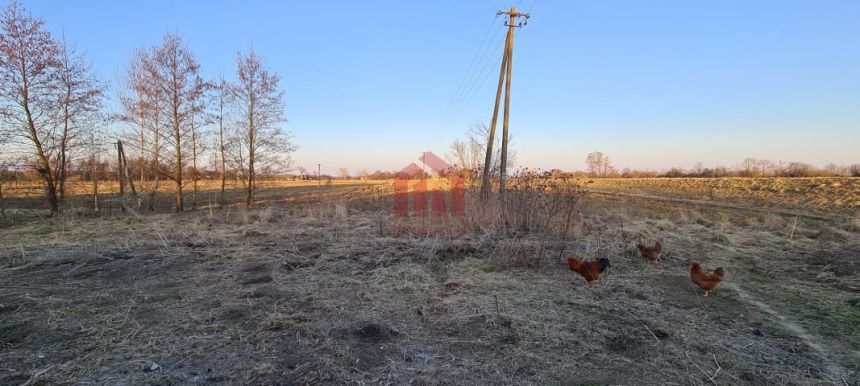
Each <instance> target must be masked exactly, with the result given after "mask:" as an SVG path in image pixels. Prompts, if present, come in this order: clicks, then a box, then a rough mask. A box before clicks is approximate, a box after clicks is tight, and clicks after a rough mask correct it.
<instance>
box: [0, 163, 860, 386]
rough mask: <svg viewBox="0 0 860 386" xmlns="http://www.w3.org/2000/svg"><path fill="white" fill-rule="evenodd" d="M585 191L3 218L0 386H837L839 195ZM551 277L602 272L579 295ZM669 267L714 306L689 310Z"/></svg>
mask: <svg viewBox="0 0 860 386" xmlns="http://www.w3.org/2000/svg"><path fill="white" fill-rule="evenodd" d="M592 181H593V182H591V183H588V181H581V182H582V184H583V186H586V187H587V189H588V191H589V192H588V193H576V195H575V196H573V195H572V196H561V199H562V200H568V199H571V198H577V199H578V201H576V205H575V206H574V207H573V208H574V209H573V210H572V211H571V213H572V216H571V217H569V218H568V217H565V216H559V215H557V213H561V212H562V211H561V210H560V209H559V208H560V207H559V206H557V205H559V202H562V201H558V197H556V196H554V195H553V193H552V191H551V190H548V191H544V190H542V189H535V190H532V191H529V193H528V194H525V193H522V194H520V193H518V191H514V193H512V196H511V202H512V203H514V204H513V205H520V204H517V203H521V204H522V205H529V206H528V207H526V208H522V207H508V208H504V209H503V208H498V207H488V208H485V207H483V206H481V205H480V204H479V203H478V201H477V200H476V199H475V197H474V195H473V194H472V193H469V194H468V196H467V214H466V216H465V217H463V218H445V219H433V218H432V217H431V218H427V219H414V218H413V219H403V218H397V217H394V216H392V210H391V208H392V198H391V196H390V193H391V191H392V188H391V186H390V185H388V184H366V183H359V182H355V183H351V184H342V185H332V186H328V187H322V188H320V187H316V186H313V185H312V184H311V185H308V184H296V185H277V186H275V185H272V186H268V187H265V188H264V189H262V190H261V192H260V195H259V200H260V204H261V205H260V206H259V207H257V208H255V209H251V210H244V209H241V208H240V207H239V206H238V205H237V206H234V207H228V208H225V209H214V208H208V207H203V208H200V209H198V210H196V211H193V212H188V213H183V214H178V215H177V214H170V213H161V212H158V213H144V212H141V214H139V215H127V214H120V213H116V212H114V213H113V214H112V215H110V216H108V215H103V216H101V217H88V216H86V215H85V214H86V213H85V211H81V212H80V213H78V214H67V215H64V216H59V217H56V218H50V219H48V218H41V217H39V218H37V217H35V216H37V214H36V212H34V211H32V209H26V210H25V209H17V208H13V207H10V209H7V216H14V221H8V222H7V226H6V227H5V228H2V229H0V267H2V268H0V363H2V365H0V383H2V384H23V383H26V382H30V384H87V383H95V384H128V385H135V384H147V383H148V384H308V383H309V384H321V383H337V384H343V383H348V384H464V385H465V384H573V385H604V384H606V385H609V384H613V385H614V384H631V385H632V384H636V385H641V384H682V385H688V384H689V385H699V384H731V385H759V384H778V385H809V384H836V385H855V384H858V382H860V376H858V374H859V373H858V372H860V333H858V330H857V325H858V324H860V260H858V255H860V215H858V214H857V213H856V210H857V208H858V207H857V197H858V196H857V189H858V181H857V179H848V178H845V179H809V180H800V179H798V180H788V181H786V180H782V179H773V180H772V181H770V182H768V181H766V180H760V179H749V180H739V179H723V180H699V179H689V180H688V179H655V180H603V179H595V180H592ZM556 183H557V182H547V184H548V185H549V186H553V184H556ZM812 184H816V186H815V187H813V186H811V185H812ZM837 184H838V185H837ZM523 191H525V190H523ZM712 192H713V195H712ZM210 193H211V192H210ZM210 193H207V194H210ZM231 194H235V195H236V197H240V192H232V193H231ZM18 200H20V201H13V203H16V204H22V205H24V206H25V207H28V208H32V207H34V206H35V205H36V202H31V201H27V200H26V199H24V198H19V199H18ZM81 200H84V199H83V198H81ZM81 202H85V201H81ZM237 202H238V201H237ZM565 202H566V201H565ZM526 203H528V204H526ZM562 205H563V202H562ZM39 216H41V215H39ZM499 219H504V221H501V220H499ZM562 229H563V230H562ZM639 240H642V241H643V242H647V243H653V242H654V241H657V240H659V241H661V242H662V244H663V246H664V250H665V252H664V257H663V262H662V263H661V264H660V265H655V264H653V263H650V262H648V261H647V260H645V259H643V258H641V257H639V255H638V253H637V251H636V248H635V244H636V242H637V241H639ZM569 254H574V255H578V256H581V257H589V258H591V257H608V258H609V259H611V261H612V267H611V268H610V269H609V271H608V273H607V274H606V275H605V277H601V279H600V280H599V281H597V282H596V283H595V286H594V288H592V289H589V288H587V287H586V286H585V283H584V280H583V279H582V278H581V277H580V276H578V275H576V274H575V273H573V272H571V271H569V270H568V269H567V267H566V265H565V264H563V263H562V261H563V259H560V257H563V256H566V255H569ZM689 259H695V260H697V261H699V262H701V263H702V264H703V265H704V266H705V267H707V268H713V267H716V266H723V267H725V269H726V271H727V275H726V279H725V281H724V283H723V285H722V286H721V287H720V288H719V289H717V290H716V291H714V292H712V293H711V295H710V296H708V297H704V296H702V293H701V291H697V290H696V289H695V288H694V287H693V285H692V284H691V283H690V281H689V278H688V272H689V270H688V260H689Z"/></svg>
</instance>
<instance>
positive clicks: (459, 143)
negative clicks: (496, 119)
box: [447, 123, 517, 181]
mask: <svg viewBox="0 0 860 386" xmlns="http://www.w3.org/2000/svg"><path fill="white" fill-rule="evenodd" d="M489 135H490V131H489V129H488V128H487V126H486V125H484V124H482V123H475V124H474V125H472V126H471V127H469V130H468V131H467V133H466V139H464V140H461V139H458V140H455V141H454V142H453V143H451V148H450V150H449V152H448V155H447V158H448V160H449V161H450V162H452V163H453V164H454V165H455V166H457V167H459V168H460V169H461V170H462V172H463V175H464V178H465V179H466V180H469V181H471V180H473V179H474V178H475V177H476V176H478V175H479V174H481V173H482V172H483V170H484V162H485V161H486V147H487V141H489ZM495 140H496V141H497V142H498V141H501V139H499V138H496V139H495ZM512 142H513V137H512V136H510V137H509V138H508V158H507V162H508V169H512V168H513V167H514V164H515V163H516V158H517V153H516V151H514V150H513V149H512V148H511V143H512ZM493 149H495V150H494V151H493V154H492V156H491V159H490V173H489V175H490V176H491V177H495V176H498V175H499V171H500V169H501V165H500V164H501V146H495V145H494V146H493Z"/></svg>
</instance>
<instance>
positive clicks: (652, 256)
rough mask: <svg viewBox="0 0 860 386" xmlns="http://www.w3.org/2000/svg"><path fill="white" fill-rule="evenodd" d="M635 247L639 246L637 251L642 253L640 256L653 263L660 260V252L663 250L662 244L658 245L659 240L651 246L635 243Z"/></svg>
mask: <svg viewBox="0 0 860 386" xmlns="http://www.w3.org/2000/svg"><path fill="white" fill-rule="evenodd" d="M636 247H637V248H639V253H641V254H642V257H644V258H646V259H648V260H651V261H653V262H655V263H659V262H660V254H661V253H662V252H663V246H662V245H660V242H659V241H658V242H657V243H655V244H654V246H653V247H646V246H644V245H642V244H636Z"/></svg>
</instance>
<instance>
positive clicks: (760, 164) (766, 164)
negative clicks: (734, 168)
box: [756, 159, 773, 177]
mask: <svg viewBox="0 0 860 386" xmlns="http://www.w3.org/2000/svg"><path fill="white" fill-rule="evenodd" d="M756 167H757V168H758V171H759V175H760V176H762V177H765V176H767V172H768V170H770V169H772V168H773V162H771V161H770V160H766V159H760V160H756Z"/></svg>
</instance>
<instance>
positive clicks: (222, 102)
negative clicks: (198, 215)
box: [214, 75, 230, 207]
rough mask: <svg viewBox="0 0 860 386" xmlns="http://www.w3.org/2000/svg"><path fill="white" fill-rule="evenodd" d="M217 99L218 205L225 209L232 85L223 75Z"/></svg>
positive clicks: (218, 86)
mask: <svg viewBox="0 0 860 386" xmlns="http://www.w3.org/2000/svg"><path fill="white" fill-rule="evenodd" d="M214 90H215V99H216V104H217V109H218V111H217V112H216V113H215V122H216V123H217V124H218V163H219V166H220V167H219V169H220V171H221V193H220V194H219V196H218V204H219V205H220V206H221V207H223V206H225V205H227V193H226V189H227V146H228V143H227V139H228V138H230V135H229V134H228V133H227V132H226V126H224V123H225V120H226V114H227V112H228V111H229V110H227V103H228V98H229V97H230V85H229V83H227V81H226V80H224V76H223V75H221V76H220V77H219V79H218V82H217V83H216V84H215V88H214Z"/></svg>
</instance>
